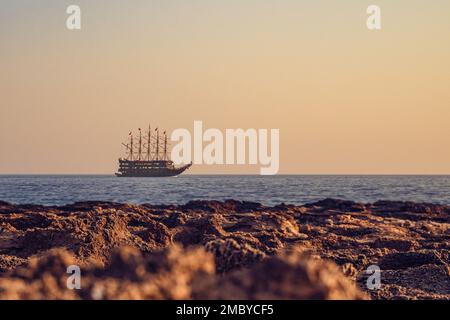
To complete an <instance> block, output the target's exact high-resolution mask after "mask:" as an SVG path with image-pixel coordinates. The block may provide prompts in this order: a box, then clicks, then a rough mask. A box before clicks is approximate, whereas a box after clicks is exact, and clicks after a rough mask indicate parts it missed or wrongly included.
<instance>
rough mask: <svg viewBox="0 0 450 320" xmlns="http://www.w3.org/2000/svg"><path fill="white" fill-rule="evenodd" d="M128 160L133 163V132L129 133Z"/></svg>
mask: <svg viewBox="0 0 450 320" xmlns="http://www.w3.org/2000/svg"><path fill="white" fill-rule="evenodd" d="M130 160H131V161H133V132H130Z"/></svg>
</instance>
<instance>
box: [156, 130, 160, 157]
mask: <svg viewBox="0 0 450 320" xmlns="http://www.w3.org/2000/svg"><path fill="white" fill-rule="evenodd" d="M156 160H159V131H158V128H156Z"/></svg>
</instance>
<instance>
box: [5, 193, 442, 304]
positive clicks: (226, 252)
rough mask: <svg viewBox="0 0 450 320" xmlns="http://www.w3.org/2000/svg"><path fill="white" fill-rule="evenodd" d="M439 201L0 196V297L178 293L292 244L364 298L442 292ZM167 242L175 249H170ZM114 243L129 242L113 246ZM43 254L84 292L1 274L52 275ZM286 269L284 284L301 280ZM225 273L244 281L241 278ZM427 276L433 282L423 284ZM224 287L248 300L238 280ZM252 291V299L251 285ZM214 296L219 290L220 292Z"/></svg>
mask: <svg viewBox="0 0 450 320" xmlns="http://www.w3.org/2000/svg"><path fill="white" fill-rule="evenodd" d="M449 208H450V207H449V206H444V205H436V204H415V203H410V202H407V203H405V202H395V201H379V202H377V203H375V204H358V203H355V202H352V201H346V200H339V199H325V200H322V201H318V202H315V203H313V204H308V205H305V206H294V205H286V204H281V205H278V206H274V207H267V206H263V205H261V204H259V203H253V202H242V201H236V200H227V201H192V202H189V203H187V204H186V205H166V206H152V205H149V204H146V205H141V206H139V205H130V204H121V203H113V202H99V201H89V202H78V203H75V204H71V205H66V206H60V207H56V206H50V207H47V206H40V205H32V204H30V205H10V204H8V203H5V202H0V213H1V214H0V296H3V297H16V298H55V299H60V298H81V299H106V298H129V299H141V298H160V299H166V298H172V299H175V298H176V299H178V298H180V299H181V298H183V299H190V298H192V297H193V292H196V293H197V292H198V291H197V288H198V287H201V286H202V285H205V283H211V281H213V282H214V281H218V279H221V277H224V279H225V278H226V277H228V275H231V274H234V272H240V273H239V274H242V275H243V274H247V273H246V272H248V271H245V270H253V271H254V272H257V271H258V270H259V271H261V272H263V271H264V270H266V269H264V268H263V267H258V268H256V266H260V264H261V263H264V262H266V261H269V260H270V259H272V258H273V259H275V261H279V260H277V259H281V260H283V261H284V260H285V259H287V260H289V259H290V258H287V257H288V256H289V255H287V256H286V255H284V256H283V254H282V252H284V251H285V250H289V249H290V248H301V251H304V252H309V254H310V255H311V256H314V257H316V258H317V259H319V258H322V259H328V260H331V261H333V262H334V263H336V264H338V265H339V266H340V267H338V269H339V270H341V271H343V273H344V275H345V276H346V277H347V278H348V279H350V280H351V281H353V280H355V279H356V280H357V283H358V285H359V286H360V287H361V289H363V290H365V291H367V292H369V293H370V295H371V296H372V298H377V299H378V298H381V299H394V298H395V299H397V298H407V299H410V298H420V299H432V298H440V299H441V298H447V299H450V291H449V290H447V291H446V286H448V282H446V281H443V282H442V283H443V284H442V285H440V286H438V285H437V281H438V280H439V279H440V280H442V279H443V278H444V276H445V272H444V271H445V270H447V269H448V267H449V264H450V251H449V243H450V220H449V212H450V210H449ZM174 244H177V245H178V246H176V247H175V248H173V245H174ZM123 246H127V247H129V249H121V250H120V251H119V252H118V251H117V250H118V249H117V248H121V247H123ZM191 246H200V247H203V248H206V249H207V252H208V253H205V252H204V250H201V249H195V250H200V251H195V250H194V251H192V250H191V249H189V248H190V247H191ZM58 248H60V249H63V250H64V251H63V252H65V253H64V254H62V255H63V256H60V255H59V253H58V254H55V253H54V251H53V249H58ZM130 248H131V249H130ZM124 250H125V251H124ZM49 251H50V252H51V254H50V255H53V256H54V258H52V259H56V260H55V261H63V262H64V261H66V262H69V260H68V259H69V258H68V256H67V255H70V257H71V258H70V259H72V260H70V261H74V262H75V263H78V264H80V266H82V267H83V272H84V274H85V275H86V276H87V278H88V279H85V280H86V281H87V282H85V283H86V284H88V288H87V289H86V290H82V291H81V292H77V293H73V292H66V289H65V288H64V287H63V285H64V283H63V280H64V279H66V277H67V275H66V274H63V275H61V277H63V278H62V279H63V280H61V279H60V278H59V277H58V276H57V275H56V274H54V273H52V272H47V273H46V276H45V277H44V278H45V279H44V280H43V279H39V280H38V279H33V278H32V277H31V278H26V277H25V278H24V277H22V278H21V277H20V276H19V273H16V274H13V273H14V272H16V271H17V272H19V271H18V270H19V269H20V270H22V271H20V272H22V274H27V273H26V271H23V270H26V269H27V268H28V269H31V271H30V272H31V273H30V274H33V272H35V271H33V270H35V269H36V268H37V266H38V265H39V266H40V267H39V268H41V267H42V268H43V269H48V268H50V269H52V270H53V269H54V270H59V271H58V274H59V272H61V270H62V267H61V268H59V269H58V268H56V266H53V267H52V263H51V261H53V260H49V259H50V258H45V257H47V256H48V252H49ZM280 254H281V256H283V257H281V258H280ZM55 257H56V258H55ZM184 258H186V259H184ZM196 259H197V260H196ZM299 259H300V258H295V259H294V260H295V261H297V260H299ZM317 259H316V260H317ZM178 260H179V261H178ZM300 260H301V259H300ZM307 260H308V259H307ZM309 260H310V259H309ZM309 260H308V261H309ZM270 261H272V260H270ZM289 261H290V260H289ZM36 263H38V264H37V265H36ZM39 263H42V265H40V264H39ZM55 263H56V262H55ZM270 263H272V266H276V265H279V266H280V270H285V271H286V270H291V269H295V268H297V267H294V266H293V265H290V264H289V263H288V265H286V262H283V263H282V262H277V263H276V264H275V262H270ZM296 263H297V262H296ZM373 264H379V266H380V267H381V269H382V273H383V274H384V275H386V276H385V277H383V279H382V283H383V285H382V288H381V289H380V290H378V291H376V292H374V291H371V290H368V289H367V288H366V286H365V284H364V282H363V280H362V275H363V274H364V270H365V268H367V266H369V265H373ZM319 266H320V268H324V270H328V269H329V268H328V267H326V266H325V265H322V264H320V263H319ZM254 268H256V269H254ZM318 268H319V267H318ZM182 270H184V271H182ZM189 270H190V271H189ZM195 270H197V271H195ZM201 270H203V271H201ZM207 270H209V271H207ZM314 270H315V269H314ZM427 270H428V271H427ZM259 271H258V272H259ZM275 271H277V270H275ZM11 272H13V273H11ZM241 272H242V273H241ZM277 272H278V271H277ZM277 272H275V274H277ZM286 272H287V273H288V274H291V273H290V271H286ZM324 272H328V271H324ZM176 273H183V274H186V277H185V278H183V279H185V280H182V281H181V284H180V283H178V282H176V281H177V280H176V279H177V278H176V276H175V274H176ZM200 274H202V276H200V277H197V276H195V275H200ZM299 274H301V273H299ZM219 275H220V276H219ZM412 275H419V276H420V277H421V279H420V281H419V282H417V285H415V284H414V281H412V278H411V279H410V278H408V277H410V276H411V277H412ZM259 276H260V275H251V279H253V280H255V281H256V280H260V281H262V279H260V278H258V277H259ZM291 276H292V277H293V280H292V281H293V283H297V284H299V283H300V281H303V280H301V279H295V276H294V275H293V274H291V275H290V276H289V277H291ZM236 277H237V278H236V279H239V281H241V282H243V283H246V282H245V278H244V277H243V276H236ZM249 277H250V275H249ZM90 278H92V281H91V282H89V281H90V280H89V279H90ZM193 278H195V279H196V280H195V281H194V282H192V281H191V280H190V279H193ZM30 279H31V280H30ZM83 279H84V278H83ZM111 279H112V280H113V281H110V280H111ZM143 279H145V280H143ZM211 279H212V280H211ZM230 279H231V278H229V280H230ZM436 279H437V280H436ZM253 280H252V281H253ZM269 280H270V281H272V280H273V279H272V278H270V279H269ZM440 280H439V281H440ZM43 281H47V282H45V283H44V282H43ZM142 281H145V282H146V283H147V284H146V286H144V284H143V283H141V282H142ZM230 281H231V280H230ZM427 281H429V283H435V284H436V285H435V286H436V287H437V288H438V289H434V288H433V286H431V285H430V286H427V285H426V283H427ZM301 283H302V285H303V284H304V283H303V282H301ZM194 284H195V285H194ZM228 285H229V283H228V282H227V288H228V287H229V286H228ZM265 285H266V286H267V287H264V285H262V284H261V288H265V289H268V290H269V291H268V292H270V294H271V295H273V296H274V297H275V292H278V291H274V290H272V289H271V288H272V286H273V285H272V284H271V285H270V286H269V285H268V284H265ZM170 286H173V287H174V288H178V289H176V290H175V289H173V288H171V287H170ZM215 288H216V287H214V286H213V288H212V289H211V290H212V291H207V292H208V294H210V296H208V297H207V298H209V297H212V296H215V295H216V293H214V292H215V291H214V290H216V289H215ZM258 288H260V287H258ZM287 288H288V287H287ZM2 290H3V291H2ZM49 290H50V291H49ZM233 290H235V289H233ZM236 290H237V289H236ZM258 290H259V289H258ZM280 290H281V289H280ZM288 290H291V289H288ZM345 290H346V289H345ZM345 290H344V291H345ZM230 292H231V291H230ZM233 292H237V293H239V294H242V296H244V297H247V296H249V295H250V293H249V292H247V287H245V288H239V290H237V291H233ZM255 292H259V293H258V294H257V296H258V297H262V296H263V294H262V292H263V289H261V291H255ZM221 294H223V295H226V294H229V292H228V293H227V292H226V290H222V292H221ZM255 294H256V293H255ZM322 294H323V292H322ZM288 296H289V294H288V293H287V291H280V293H279V297H288ZM331 296H332V295H330V297H331Z"/></svg>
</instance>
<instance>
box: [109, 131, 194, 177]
mask: <svg viewBox="0 0 450 320" xmlns="http://www.w3.org/2000/svg"><path fill="white" fill-rule="evenodd" d="M138 131H139V134H138V135H137V136H134V135H133V132H130V133H129V138H128V141H127V142H126V143H122V145H123V146H124V147H125V149H126V156H125V158H119V169H118V172H117V173H116V176H117V177H172V176H177V175H179V174H181V173H183V172H184V171H185V170H187V169H188V168H189V167H190V166H191V165H192V163H189V164H186V165H184V166H180V167H176V166H175V165H174V163H173V161H172V160H170V158H169V155H168V142H167V134H166V131H164V132H163V134H160V132H159V131H160V130H159V129H158V128H156V129H155V130H154V132H153V133H152V130H151V127H150V126H149V127H148V131H147V133H146V134H144V135H143V134H142V130H141V128H139V129H138Z"/></svg>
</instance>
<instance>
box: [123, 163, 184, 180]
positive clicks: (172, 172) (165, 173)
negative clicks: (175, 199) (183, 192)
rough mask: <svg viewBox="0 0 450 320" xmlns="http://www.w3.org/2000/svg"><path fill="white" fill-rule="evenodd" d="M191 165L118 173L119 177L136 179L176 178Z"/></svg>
mask: <svg viewBox="0 0 450 320" xmlns="http://www.w3.org/2000/svg"><path fill="white" fill-rule="evenodd" d="M190 166H191V165H190V164H188V165H185V166H183V167H180V168H151V169H145V170H126V171H122V172H118V173H116V176H117V177H130V178H131V177H134V178H158V177H174V176H177V175H180V174H182V173H183V172H184V171H186V170H187V169H188V168H189V167H190Z"/></svg>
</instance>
